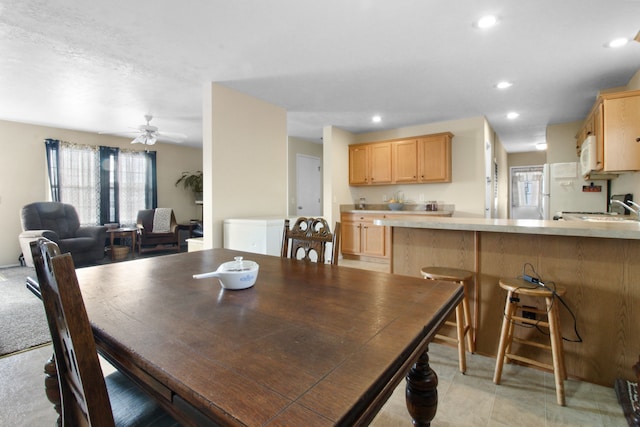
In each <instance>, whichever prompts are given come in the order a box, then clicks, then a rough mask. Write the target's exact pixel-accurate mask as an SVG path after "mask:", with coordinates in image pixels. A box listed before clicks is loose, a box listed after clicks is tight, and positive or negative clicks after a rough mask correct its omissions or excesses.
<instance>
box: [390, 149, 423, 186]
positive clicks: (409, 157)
mask: <svg viewBox="0 0 640 427" xmlns="http://www.w3.org/2000/svg"><path fill="white" fill-rule="evenodd" d="M392 147H393V162H392V165H393V166H392V169H393V182H396V183H404V182H417V181H418V140H417V139H406V140H402V141H393V143H392Z"/></svg>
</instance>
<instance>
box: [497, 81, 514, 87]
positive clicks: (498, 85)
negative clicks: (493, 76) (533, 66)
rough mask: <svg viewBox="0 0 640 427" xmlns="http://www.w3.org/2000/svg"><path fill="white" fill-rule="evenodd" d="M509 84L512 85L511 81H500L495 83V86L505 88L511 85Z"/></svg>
mask: <svg viewBox="0 0 640 427" xmlns="http://www.w3.org/2000/svg"><path fill="white" fill-rule="evenodd" d="M511 86H513V83H511V82H507V81H504V82H500V83H498V84H497V85H496V87H497V88H498V89H506V88H508V87H511Z"/></svg>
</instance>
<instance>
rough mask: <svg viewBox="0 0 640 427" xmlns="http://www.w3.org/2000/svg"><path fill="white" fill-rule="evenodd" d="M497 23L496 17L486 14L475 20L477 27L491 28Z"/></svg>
mask: <svg viewBox="0 0 640 427" xmlns="http://www.w3.org/2000/svg"><path fill="white" fill-rule="evenodd" d="M497 23H498V18H497V17H495V16H493V15H486V16H483V17H482V18H480V19H479V20H478V21H476V27H478V28H482V29H485V28H491V27H493V26H494V25H496V24H497Z"/></svg>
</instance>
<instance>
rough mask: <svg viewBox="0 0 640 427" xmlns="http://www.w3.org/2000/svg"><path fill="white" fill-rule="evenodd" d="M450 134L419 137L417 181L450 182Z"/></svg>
mask: <svg viewBox="0 0 640 427" xmlns="http://www.w3.org/2000/svg"><path fill="white" fill-rule="evenodd" d="M452 136H453V135H452V134H450V133H446V134H440V135H433V136H427V137H423V138H420V139H419V146H418V156H419V162H418V166H419V168H418V173H419V175H418V181H419V182H451V137H452Z"/></svg>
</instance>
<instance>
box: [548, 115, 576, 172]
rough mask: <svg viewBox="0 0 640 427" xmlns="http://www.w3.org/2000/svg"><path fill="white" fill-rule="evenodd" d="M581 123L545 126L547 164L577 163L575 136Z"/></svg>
mask: <svg viewBox="0 0 640 427" xmlns="http://www.w3.org/2000/svg"><path fill="white" fill-rule="evenodd" d="M582 124H583V121H582V120H580V121H577V122H569V123H561V124H557V125H549V126H547V132H546V133H547V162H546V163H565V162H577V161H578V153H577V151H576V144H577V143H578V141H576V135H577V133H578V132H579V131H580V128H581V127H582Z"/></svg>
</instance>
